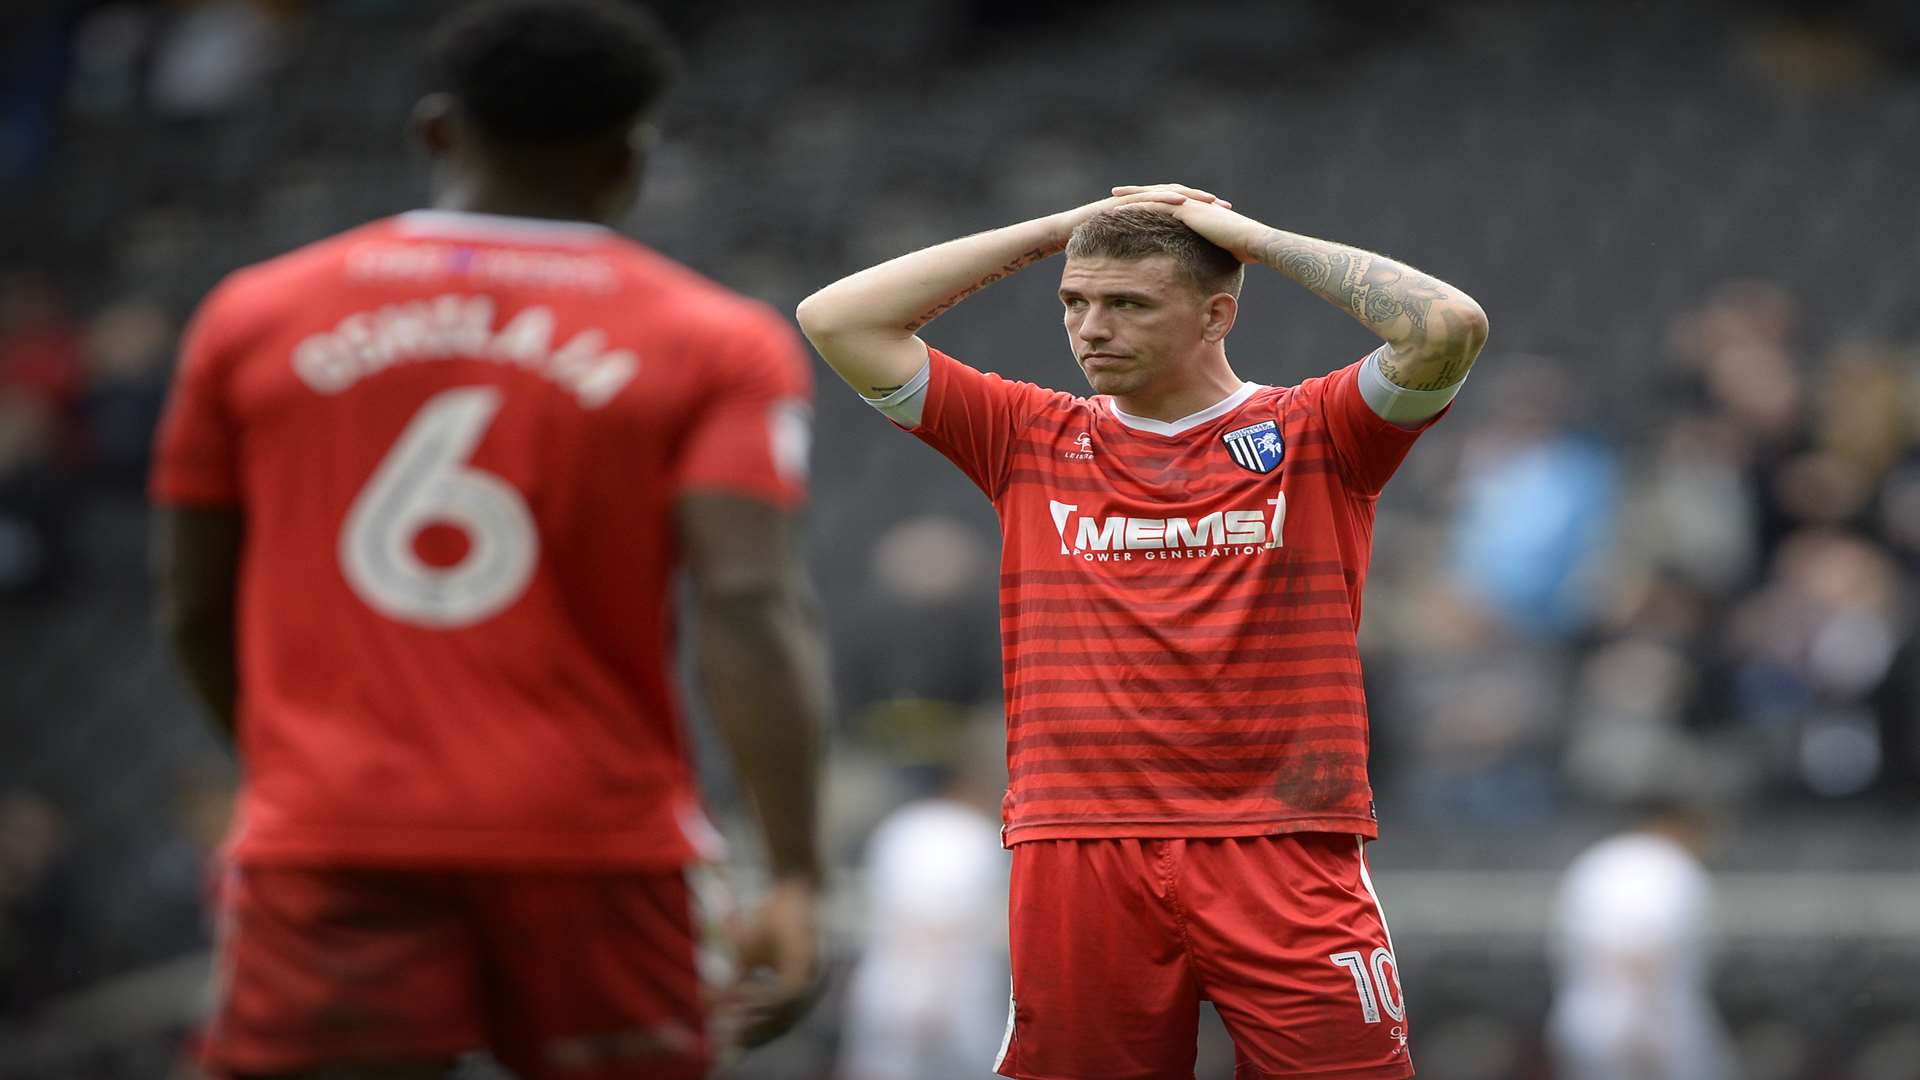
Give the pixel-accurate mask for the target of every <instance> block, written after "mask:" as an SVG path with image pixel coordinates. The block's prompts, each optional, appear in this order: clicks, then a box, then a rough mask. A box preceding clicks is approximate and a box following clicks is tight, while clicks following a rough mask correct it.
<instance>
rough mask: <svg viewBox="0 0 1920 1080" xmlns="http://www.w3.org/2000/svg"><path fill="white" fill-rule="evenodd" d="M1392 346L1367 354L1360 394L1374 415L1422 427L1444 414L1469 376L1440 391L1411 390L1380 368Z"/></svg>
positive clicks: (1391, 422) (1404, 425) (1383, 346)
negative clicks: (1381, 356)
mask: <svg viewBox="0 0 1920 1080" xmlns="http://www.w3.org/2000/svg"><path fill="white" fill-rule="evenodd" d="M1390 348H1392V346H1390V345H1382V346H1380V347H1379V348H1378V349H1375V350H1373V351H1372V352H1370V353H1368V354H1367V358H1366V360H1365V361H1363V362H1362V363H1361V365H1360V397H1361V398H1362V399H1364V400H1365V401H1366V403H1367V408H1369V409H1372V410H1373V415H1375V416H1378V417H1379V418H1380V419H1382V420H1385V421H1386V422H1387V423H1389V424H1397V425H1399V426H1401V427H1408V428H1411V427H1418V426H1420V425H1421V424H1422V423H1425V422H1426V421H1428V420H1431V419H1433V418H1434V417H1436V416H1438V415H1440V411H1441V410H1442V409H1445V408H1446V407H1447V405H1448V404H1449V403H1450V402H1452V401H1453V396H1454V395H1455V394H1458V393H1459V392H1460V388H1461V387H1462V386H1464V385H1466V381H1467V380H1465V379H1461V380H1460V381H1459V382H1457V383H1454V384H1453V385H1452V386H1443V387H1441V388H1440V389H1438V390H1409V389H1407V388H1406V387H1404V386H1401V385H1400V384H1398V383H1396V382H1394V381H1393V380H1391V379H1389V378H1387V374H1386V372H1384V371H1381V370H1380V354H1381V353H1382V352H1384V351H1386V350H1387V349H1390Z"/></svg>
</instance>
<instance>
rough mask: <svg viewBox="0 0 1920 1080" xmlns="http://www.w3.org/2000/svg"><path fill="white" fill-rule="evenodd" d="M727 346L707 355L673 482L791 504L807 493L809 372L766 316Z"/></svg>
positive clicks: (687, 488) (788, 333) (784, 332)
mask: <svg viewBox="0 0 1920 1080" xmlns="http://www.w3.org/2000/svg"><path fill="white" fill-rule="evenodd" d="M729 345H730V347H727V348H723V349H722V350H721V351H720V353H719V354H718V355H717V356H716V357H715V360H716V361H717V362H716V363H714V365H713V369H712V371H711V373H710V379H709V384H708V391H707V393H706V395H705V396H704V398H703V400H702V402H701V404H700V406H699V411H698V413H697V414H696V415H695V417H694V419H693V424H692V426H691V428H690V429H689V430H688V432H687V436H686V439H685V441H684V442H683V443H682V445H681V447H680V453H679V455H678V457H677V459H676V465H675V468H674V477H673V488H674V490H675V491H676V492H679V493H686V492H691V491H711V492H725V493H727V494H730V495H744V496H747V497H749V498H754V499H760V500H763V501H765V502H769V503H772V504H774V505H775V506H779V507H781V508H783V509H784V508H792V507H796V506H798V505H800V503H802V502H804V501H805V500H806V497H807V457H808V453H809V451H810V449H811V446H812V440H813V373H812V371H811V370H810V369H809V368H808V367H807V361H806V358H805V354H804V353H802V352H801V350H800V343H799V339H798V338H797V337H796V336H795V335H794V333H793V331H792V330H789V329H787V326H786V324H785V323H783V322H781V321H780V320H779V319H777V318H775V317H774V316H773V315H771V314H768V315H766V316H765V318H763V319H759V320H753V321H751V322H749V324H748V328H746V329H743V330H741V331H740V332H739V334H738V336H737V337H736V338H735V339H734V340H733V341H732V342H730V343H729Z"/></svg>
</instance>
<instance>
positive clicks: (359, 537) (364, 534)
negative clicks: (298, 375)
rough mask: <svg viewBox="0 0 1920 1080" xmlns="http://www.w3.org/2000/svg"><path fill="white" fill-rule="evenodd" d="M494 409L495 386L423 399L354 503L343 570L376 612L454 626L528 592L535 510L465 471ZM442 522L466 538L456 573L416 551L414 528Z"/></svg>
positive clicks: (504, 486) (488, 478) (535, 546)
mask: <svg viewBox="0 0 1920 1080" xmlns="http://www.w3.org/2000/svg"><path fill="white" fill-rule="evenodd" d="M499 409H500V391H499V390H498V389H495V388H494V387H491V386H466V387H461V388H459V389H457V390H447V391H443V392H442V393H439V394H436V395H434V396H433V397H432V398H429V399H428V400H427V403H426V404H425V405H422V406H421V407H420V411H419V412H417V413H415V414H414V417H413V419H412V420H411V421H409V422H408V424H407V427H406V430H405V431H403V432H401V433H400V438H399V440H398V441H396V442H395V443H394V444H393V449H391V450H389V451H387V456H386V457H384V458H382V459H381V461H380V467H379V468H377V469H375V470H374V473H373V478H372V479H371V480H369V481H368V482H367V486H366V487H365V488H363V489H362V490H361V492H360V494H359V495H358V496H357V497H355V499H354V500H353V507H352V508H351V509H350V510H349V511H348V512H347V521H346V525H345V526H344V527H342V528H341V530H340V568H341V570H342V571H343V572H344V573H345V574H346V578H347V583H348V584H349V585H351V586H352V587H353V591H354V592H355V593H356V594H358V595H359V597H360V599H361V600H363V601H365V602H366V603H367V605H368V606H369V607H371V608H373V609H374V610H375V611H378V612H380V613H381V614H382V615H385V616H387V617H388V618H390V619H394V620H397V621H399V622H405V623H412V624H414V625H417V626H426V627H431V628H434V629H442V630H445V629H453V628H457V627H462V626H471V625H473V624H474V623H478V622H482V621H484V620H486V619H488V618H491V617H492V616H494V615H496V614H498V613H499V612H500V611H502V610H503V609H505V608H506V607H507V606H508V605H509V604H511V603H513V602H514V601H515V600H517V599H519V597H520V594H521V593H522V592H524V591H526V587H527V583H528V582H529V581H531V580H532V578H533V570H534V563H535V557H536V556H537V555H538V553H539V547H540V541H539V533H538V531H537V530H536V528H535V526H534V521H533V513H532V512H531V511H530V510H528V509H527V502H526V500H525V499H524V498H522V497H521V495H520V492H518V491H516V490H515V489H514V487H513V485H512V484H509V483H507V482H506V481H505V480H502V479H501V478H500V477H498V476H495V475H493V474H492V473H487V472H482V471H480V470H479V469H476V468H474V467H472V466H471V465H468V464H467V459H468V458H469V457H470V456H471V455H472V454H473V450H474V447H476V446H477V445H479V443H480V439H481V437H482V436H484V435H485V434H486V432H487V427H488V426H489V425H490V424H492V422H493V417H494V414H495V413H497V412H498V411H499ZM439 522H444V523H446V524H449V525H453V526H456V527H457V528H459V529H460V530H461V531H462V532H463V533H465V534H466V537H467V544H468V547H467V552H466V555H465V556H464V557H462V558H461V559H460V561H459V562H457V563H455V564H453V565H452V566H444V567H439V566H432V565H429V564H428V563H426V562H425V561H424V560H422V559H421V558H420V556H419V555H418V554H417V553H415V551H414V548H413V544H414V538H415V537H416V536H418V535H419V533H420V530H422V529H424V528H426V527H427V526H428V525H431V524H435V523H439Z"/></svg>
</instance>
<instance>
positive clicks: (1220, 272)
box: [1067, 203, 1247, 299]
mask: <svg viewBox="0 0 1920 1080" xmlns="http://www.w3.org/2000/svg"><path fill="white" fill-rule="evenodd" d="M1155 205H1159V204H1155ZM1155 255H1166V256H1168V257H1170V258H1171V259H1173V261H1174V262H1175V263H1176V264H1178V265H1179V267H1180V269H1181V270H1182V271H1183V272H1184V273H1185V274H1186V275H1187V279H1188V280H1189V281H1191V282H1192V283H1193V286H1194V288H1196V289H1199V290H1200V291H1201V292H1202V293H1204V294H1206V295H1208V296H1211V295H1213V294H1214V293H1222V292H1223V293H1227V294H1228V295H1230V296H1233V297H1234V298H1235V299H1238V298H1239V296H1240V285H1241V283H1242V282H1244V281H1246V279H1247V269H1246V267H1245V266H1243V265H1241V263H1240V260H1239V259H1237V258H1235V257H1234V255H1233V253H1232V252H1231V251H1228V250H1227V249H1226V248H1223V247H1221V246H1219V245H1218V244H1215V243H1213V242H1212V241H1210V240H1208V239H1207V238H1206V237H1204V236H1201V235H1200V234H1199V233H1197V232H1194V231H1193V230H1192V229H1190V228H1188V227H1187V224H1186V222H1184V221H1181V220H1180V219H1179V218H1176V217H1174V216H1173V215H1172V214H1169V213H1167V212H1166V210H1164V209H1155V208H1154V206H1150V205H1147V204H1144V203H1129V204H1127V205H1125V206H1114V207H1109V208H1107V209H1105V210H1102V211H1100V212H1099V213H1097V214H1095V215H1093V216H1092V217H1090V218H1088V219H1087V220H1085V221H1083V222H1081V223H1080V224H1079V226H1078V227H1076V228H1075V229H1074V230H1073V236H1072V237H1071V238H1069V239H1068V240H1067V258H1069V259H1081V258H1096V259H1098V258H1105V259H1129V260H1131V259H1148V258H1152V257H1153V256H1155Z"/></svg>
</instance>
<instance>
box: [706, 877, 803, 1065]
mask: <svg viewBox="0 0 1920 1080" xmlns="http://www.w3.org/2000/svg"><path fill="white" fill-rule="evenodd" d="M733 937H734V950H735V954H736V958H737V960H738V963H739V968H740V975H739V978H738V979H736V980H735V982H734V983H733V985H732V986H730V987H728V988H727V990H726V991H725V992H724V993H723V994H722V995H721V1001H720V1009H721V1011H722V1012H723V1013H725V1014H727V1015H726V1019H725V1022H724V1025H723V1026H724V1027H725V1028H726V1029H728V1030H730V1032H731V1033H732V1038H733V1040H734V1041H736V1042H738V1043H739V1044H740V1045H741V1046H746V1047H754V1046H759V1045H761V1044H763V1043H767V1042H771V1041H772V1040H774V1039H775V1038H778V1037H779V1036H781V1035H783V1034H785V1033H786V1032H787V1031H789V1030H791V1029H792V1028H793V1026H794V1025H795V1024H797V1023H799V1022H800V1020H801V1018H803V1017H805V1016H806V1015H807V1012H808V1010H810V1009H812V1008H813V1004H814V1002H815V1001H817V1000H819V997H820V992H821V990H822V988H823V979H822V973H823V965H822V963H821V956H820V893H819V887H818V886H817V885H816V884H814V883H813V882H812V881H810V880H801V879H788V880H783V881H779V882H776V883H775V884H774V886H773V888H772V889H771V890H770V891H769V892H768V894H767V898H766V900H765V901H763V902H762V903H761V905H760V907H759V908H758V909H757V910H755V911H752V912H750V913H748V914H747V915H746V916H745V917H744V918H742V919H741V920H740V922H739V924H738V925H737V926H736V928H735V931H734V935H733Z"/></svg>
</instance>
